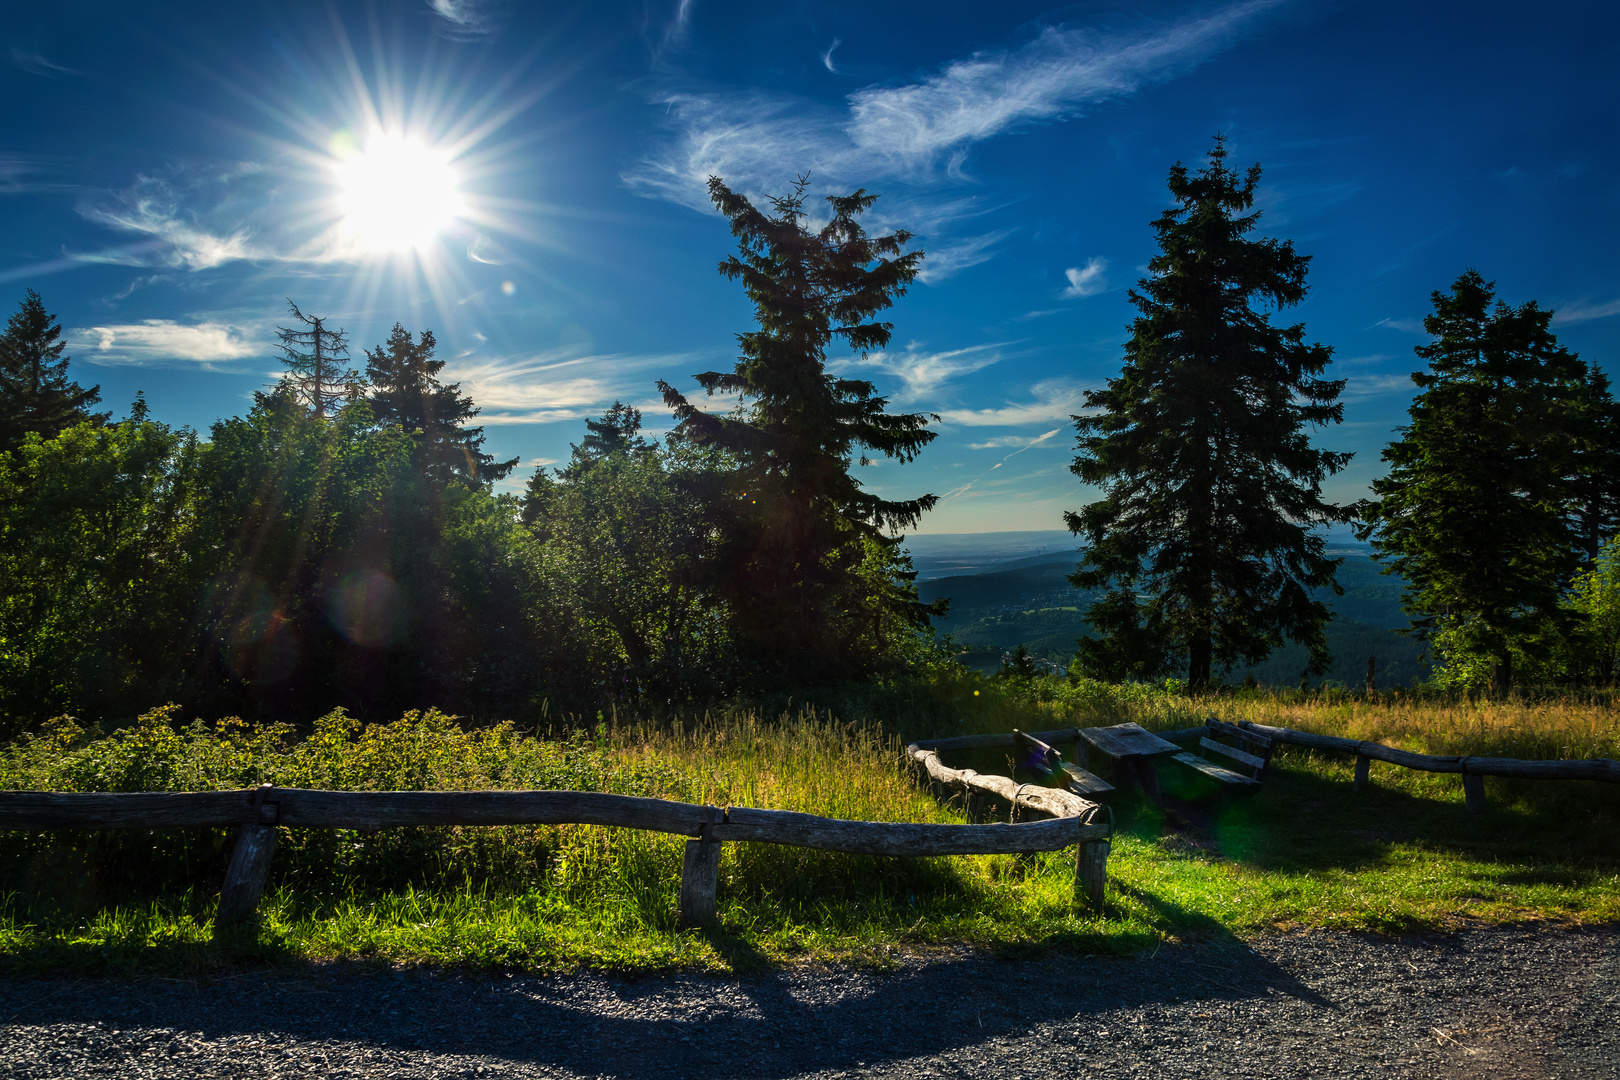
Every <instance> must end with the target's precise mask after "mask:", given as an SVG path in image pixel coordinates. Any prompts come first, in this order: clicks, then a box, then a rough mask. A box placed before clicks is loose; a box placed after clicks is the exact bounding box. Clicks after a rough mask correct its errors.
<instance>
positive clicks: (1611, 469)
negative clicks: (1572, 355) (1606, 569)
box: [1570, 363, 1620, 568]
mask: <svg viewBox="0 0 1620 1080" xmlns="http://www.w3.org/2000/svg"><path fill="white" fill-rule="evenodd" d="M1575 435H1576V447H1575V450H1576V456H1575V472H1574V476H1573V478H1572V479H1573V481H1574V483H1573V487H1574V501H1573V505H1572V507H1571V510H1570V518H1571V524H1572V526H1573V527H1574V529H1575V535H1576V538H1577V539H1576V542H1577V543H1578V544H1579V546H1580V551H1581V561H1582V563H1583V565H1585V566H1586V567H1588V568H1590V567H1591V566H1592V565H1594V564H1595V563H1596V562H1597V559H1598V553H1599V552H1600V551H1602V549H1603V545H1604V543H1605V542H1606V541H1607V540H1608V539H1609V538H1610V537H1612V536H1614V535H1615V533H1616V532H1617V531H1620V405H1617V404H1616V402H1615V400H1614V395H1613V393H1611V392H1610V389H1609V377H1608V376H1607V375H1605V374H1604V373H1603V371H1602V369H1601V368H1599V367H1598V366H1597V365H1596V364H1592V363H1588V364H1586V377H1585V379H1584V380H1583V383H1582V387H1581V394H1580V406H1579V411H1578V419H1577V421H1576V431H1575Z"/></svg>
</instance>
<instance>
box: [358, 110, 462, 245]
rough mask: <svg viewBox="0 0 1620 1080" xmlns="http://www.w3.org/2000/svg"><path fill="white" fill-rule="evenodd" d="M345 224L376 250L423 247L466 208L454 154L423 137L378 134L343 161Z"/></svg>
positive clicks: (361, 243) (361, 242) (362, 243)
mask: <svg viewBox="0 0 1620 1080" xmlns="http://www.w3.org/2000/svg"><path fill="white" fill-rule="evenodd" d="M337 179H338V187H339V191H340V195H339V207H340V210H341V212H342V215H343V221H342V225H341V228H342V230H343V232H344V234H345V236H346V237H347V238H348V240H349V242H350V243H352V244H353V245H354V246H355V247H356V248H358V249H359V250H361V251H364V252H370V253H377V254H382V253H387V252H404V251H411V250H418V249H421V248H423V247H426V246H428V245H429V244H431V243H432V242H433V241H434V240H435V239H436V238H437V237H438V236H439V234H440V233H442V232H444V231H445V230H446V229H447V228H449V227H450V226H451V225H453V224H454V223H455V221H456V219H457V218H458V217H460V216H461V215H462V214H463V213H464V212H465V210H466V205H465V203H464V201H463V200H462V197H461V193H460V191H459V190H458V189H457V182H458V177H457V176H456V171H455V168H454V167H453V165H452V164H451V160H450V155H449V154H448V153H446V152H444V151H442V150H437V149H435V148H433V147H431V146H428V145H426V144H425V143H422V142H420V141H419V140H416V139H412V138H407V137H403V136H398V135H387V134H377V135H374V136H372V137H371V139H370V140H369V141H368V142H367V143H366V145H365V148H364V149H360V150H357V151H355V152H353V153H350V154H348V155H347V156H345V157H343V158H341V159H340V160H339V162H338V165H337Z"/></svg>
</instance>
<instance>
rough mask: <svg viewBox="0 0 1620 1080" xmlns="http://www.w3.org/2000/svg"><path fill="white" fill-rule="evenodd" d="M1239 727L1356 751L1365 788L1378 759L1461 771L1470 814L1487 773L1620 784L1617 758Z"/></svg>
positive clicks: (1248, 724)
mask: <svg viewBox="0 0 1620 1080" xmlns="http://www.w3.org/2000/svg"><path fill="white" fill-rule="evenodd" d="M1235 726H1237V727H1239V728H1243V729H1246V730H1248V731H1252V732H1254V733H1255V734H1257V735H1264V736H1266V737H1267V738H1269V739H1271V740H1272V741H1274V742H1284V743H1292V744H1293V745H1295V746H1308V747H1311V748H1312V749H1315V750H1335V751H1338V752H1341V753H1346V754H1354V755H1356V779H1355V789H1356V790H1357V791H1361V790H1362V789H1364V788H1365V787H1366V786H1367V781H1368V771H1369V767H1370V766H1371V764H1372V762H1374V761H1383V762H1388V763H1389V764H1391V765H1400V766H1402V767H1403V768H1407V769H1418V770H1421V771H1423V772H1437V773H1461V774H1462V781H1463V800H1464V802H1465V804H1466V805H1467V807H1468V812H1469V813H1471V814H1481V813H1484V812H1485V779H1484V778H1485V777H1487V776H1508V777H1516V778H1519V779H1524V780H1601V781H1605V782H1607V783H1611V784H1616V783H1620V761H1614V760H1612V759H1610V758H1585V759H1581V760H1573V761H1526V760H1522V759H1520V758H1497V757H1469V756H1447V755H1442V754H1418V753H1413V752H1412V751H1410V750H1397V749H1395V748H1394V747H1392V746H1385V745H1384V744H1382V743H1375V742H1363V741H1360V740H1357V739H1343V738H1340V737H1338V736H1337V735H1313V734H1311V733H1310V732H1308V731H1295V730H1294V729H1293V728H1285V727H1272V726H1270V725H1269V724H1256V723H1254V722H1253V721H1251V720H1243V721H1239V722H1238V723H1237V724H1236V725H1235ZM1206 730H1207V729H1206V728H1204V727H1202V726H1200V727H1195V728H1183V729H1181V730H1180V731H1161V732H1159V733H1158V735H1159V737H1160V738H1161V739H1168V740H1169V741H1171V742H1176V741H1177V740H1179V739H1184V738H1188V739H1190V738H1196V737H1198V736H1200V735H1203V734H1204V733H1205V731H1206Z"/></svg>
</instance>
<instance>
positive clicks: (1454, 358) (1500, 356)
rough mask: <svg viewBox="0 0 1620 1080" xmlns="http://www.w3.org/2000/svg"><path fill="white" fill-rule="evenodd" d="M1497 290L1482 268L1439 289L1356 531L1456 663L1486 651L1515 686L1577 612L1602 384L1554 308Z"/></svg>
mask: <svg viewBox="0 0 1620 1080" xmlns="http://www.w3.org/2000/svg"><path fill="white" fill-rule="evenodd" d="M1495 299H1496V291H1495V283H1494V282H1488V281H1486V280H1485V279H1484V278H1483V277H1482V276H1481V275H1480V274H1479V273H1478V272H1477V271H1475V270H1468V271H1466V272H1465V273H1463V275H1462V276H1461V277H1459V278H1458V279H1457V281H1456V283H1455V284H1454V285H1453V286H1452V289H1451V292H1450V293H1449V294H1448V293H1440V292H1436V293H1434V294H1433V302H1434V313H1433V314H1432V315H1430V316H1428V317H1427V318H1425V319H1424V320H1423V328H1424V329H1425V330H1427V331H1428V332H1429V333H1430V334H1431V335H1433V337H1434V341H1432V342H1431V343H1429V344H1428V345H1420V346H1418V347H1417V349H1416V352H1417V354H1418V356H1420V357H1422V358H1423V359H1424V360H1426V361H1428V369H1427V370H1426V371H1420V372H1415V373H1413V375H1412V381H1413V382H1414V383H1416V384H1417V387H1418V390H1419V391H1420V392H1419V394H1418V396H1417V397H1416V399H1414V400H1413V402H1412V406H1411V410H1410V415H1411V423H1409V424H1408V425H1407V426H1406V427H1404V428H1402V429H1401V437H1400V439H1398V440H1397V441H1395V442H1393V443H1391V444H1390V445H1389V447H1388V448H1387V449H1386V450H1385V451H1384V454H1383V459H1384V460H1385V461H1386V462H1388V463H1389V465H1390V471H1389V475H1388V476H1386V477H1384V478H1383V479H1381V480H1376V481H1374V482H1373V493H1374V494H1375V495H1376V496H1377V500H1376V501H1374V502H1371V503H1369V504H1368V505H1367V506H1366V508H1365V509H1364V511H1363V518H1364V524H1363V525H1362V526H1361V527H1359V528H1358V530H1357V532H1358V535H1360V536H1361V537H1362V538H1363V539H1370V540H1371V541H1372V543H1373V548H1374V552H1375V554H1374V557H1375V558H1377V559H1379V560H1380V561H1383V562H1384V563H1386V564H1387V566H1388V567H1389V571H1390V572H1391V573H1396V574H1399V575H1400V576H1401V577H1402V579H1404V580H1405V582H1406V584H1407V588H1406V592H1405V595H1404V597H1403V601H1402V602H1403V606H1404V607H1405V608H1406V611H1407V613H1408V615H1409V617H1410V618H1411V620H1412V632H1416V633H1418V634H1420V635H1423V636H1439V637H1440V638H1441V647H1442V651H1443V652H1444V653H1446V654H1448V656H1449V659H1448V664H1451V663H1455V662H1457V660H1458V659H1460V658H1461V657H1464V656H1467V655H1476V656H1485V657H1488V658H1489V659H1490V662H1491V669H1492V683H1493V685H1494V687H1495V688H1496V689H1498V690H1506V689H1508V688H1509V687H1511V686H1512V683H1513V667H1514V654H1515V653H1516V652H1518V653H1521V654H1522V653H1524V652H1526V651H1529V652H1530V653H1539V652H1540V651H1542V648H1543V645H1544V644H1545V642H1544V640H1542V639H1544V638H1545V636H1546V631H1548V630H1550V629H1552V630H1556V629H1560V628H1562V626H1563V625H1564V623H1565V622H1566V621H1567V618H1568V615H1567V612H1566V611H1564V610H1563V609H1562V608H1561V606H1560V600H1561V599H1562V597H1563V593H1564V589H1565V587H1566V586H1567V584H1568V583H1569V581H1570V578H1571V575H1572V574H1573V573H1574V571H1575V568H1576V564H1577V561H1578V553H1579V551H1580V549H1581V547H1582V546H1583V544H1582V538H1581V536H1580V535H1579V531H1578V530H1577V528H1576V527H1575V517H1574V515H1573V514H1572V511H1575V510H1577V509H1578V504H1579V502H1580V499H1579V496H1580V494H1581V485H1580V483H1579V481H1580V476H1581V472H1582V469H1583V464H1582V455H1581V450H1582V447H1581V439H1580V434H1581V431H1582V428H1583V427H1586V426H1587V425H1588V421H1590V420H1591V419H1592V417H1593V413H1594V410H1593V409H1592V408H1590V407H1589V406H1590V405H1591V403H1592V397H1593V395H1594V393H1595V392H1596V391H1599V390H1602V389H1604V388H1603V387H1601V386H1596V385H1595V384H1591V383H1589V381H1588V380H1589V377H1590V376H1589V372H1588V370H1587V368H1586V366H1585V365H1583V364H1582V363H1581V361H1580V359H1579V357H1577V356H1576V355H1575V354H1573V353H1571V352H1569V351H1568V350H1567V349H1565V348H1563V347H1562V346H1560V345H1559V344H1558V338H1557V337H1556V336H1555V335H1554V334H1553V333H1552V332H1551V330H1550V329H1549V324H1550V321H1551V319H1552V314H1553V313H1552V312H1551V311H1547V310H1543V309H1541V308H1540V307H1538V306H1537V305H1536V303H1535V301H1531V302H1529V303H1527V304H1524V305H1523V306H1521V307H1517V308H1511V307H1508V306H1507V305H1506V304H1504V303H1501V302H1500V301H1497V302H1496V303H1495V306H1494V307H1493V306H1492V302H1493V301H1495ZM1597 411H1598V412H1601V410H1597Z"/></svg>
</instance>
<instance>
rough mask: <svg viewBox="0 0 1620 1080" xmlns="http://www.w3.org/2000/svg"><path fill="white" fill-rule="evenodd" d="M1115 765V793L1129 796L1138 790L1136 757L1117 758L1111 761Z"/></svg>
mask: <svg viewBox="0 0 1620 1080" xmlns="http://www.w3.org/2000/svg"><path fill="white" fill-rule="evenodd" d="M1110 760H1111V761H1112V764H1113V768H1112V770H1110V771H1111V772H1112V774H1113V780H1114V791H1115V793H1116V794H1118V795H1120V796H1127V795H1129V794H1130V793H1131V792H1132V791H1133V790H1135V788H1136V761H1137V759H1136V758H1135V757H1134V756H1127V757H1117V758H1112V759H1110Z"/></svg>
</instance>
